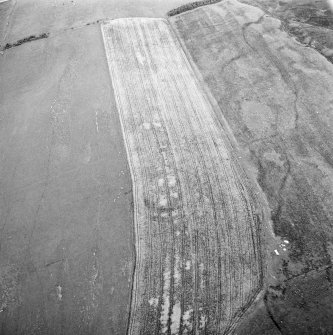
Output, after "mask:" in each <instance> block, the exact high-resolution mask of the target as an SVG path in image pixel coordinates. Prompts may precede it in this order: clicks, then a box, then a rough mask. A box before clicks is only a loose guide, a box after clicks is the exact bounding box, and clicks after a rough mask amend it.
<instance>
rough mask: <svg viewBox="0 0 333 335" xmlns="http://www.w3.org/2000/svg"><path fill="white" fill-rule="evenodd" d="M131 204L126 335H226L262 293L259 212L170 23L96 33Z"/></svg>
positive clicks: (116, 24) (123, 25)
mask: <svg viewBox="0 0 333 335" xmlns="http://www.w3.org/2000/svg"><path fill="white" fill-rule="evenodd" d="M102 31H103V37H104V43H105V49H106V53H107V58H108V64H109V69H110V74H111V79H112V84H113V88H114V93H115V97H116V102H117V108H118V112H119V116H120V120H121V124H122V130H123V136H124V140H125V145H126V150H127V155H128V160H129V165H130V170H131V175H132V182H133V195H134V226H135V235H136V239H135V242H136V261H135V269H134V283H133V289H132V304H131V311H130V321H129V332H128V333H129V334H157V333H162V334H170V333H171V334H192V333H193V334H194V333H202V334H204V333H207V332H208V333H224V332H227V331H228V330H230V329H232V328H233V325H234V323H235V321H236V320H237V319H238V318H239V317H240V316H241V314H242V312H243V311H244V310H245V309H246V307H247V306H248V305H249V304H250V303H251V301H252V300H253V299H254V298H255V296H256V294H257V293H258V291H259V290H260V288H261V285H262V268H261V251H260V247H259V231H258V224H259V215H258V213H259V212H258V208H257V207H258V202H257V200H256V198H255V196H254V192H252V189H251V188H250V187H249V182H248V180H247V178H246V176H245V174H244V172H243V170H242V169H241V168H240V166H239V164H238V162H237V160H236V158H235V155H234V154H233V153H232V152H231V150H232V146H231V142H230V141H231V140H230V138H229V137H230V134H229V133H228V129H226V128H225V126H223V123H221V122H220V120H219V119H218V118H217V117H216V115H215V111H214V108H213V106H214V104H215V102H214V100H213V99H212V97H210V96H209V94H206V92H205V90H204V85H203V83H202V82H201V81H200V80H199V78H198V77H197V76H196V74H195V70H193V68H192V66H193V64H192V63H191V61H190V60H189V59H188V58H187V57H186V55H185V53H184V51H183V50H182V48H181V46H180V44H179V42H178V41H177V39H176V36H175V35H174V34H173V32H172V29H171V27H170V25H169V23H168V22H167V21H166V20H164V19H141V18H140V19H118V20H114V21H110V22H109V23H106V24H104V25H102Z"/></svg>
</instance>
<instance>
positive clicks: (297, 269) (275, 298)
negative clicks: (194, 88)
mask: <svg viewBox="0 0 333 335" xmlns="http://www.w3.org/2000/svg"><path fill="white" fill-rule="evenodd" d="M242 2H243V1H242ZM242 2H240V1H236V0H226V1H222V2H220V3H218V4H215V5H209V6H203V7H199V8H197V9H195V10H193V11H188V12H185V13H183V14H180V15H177V16H174V17H171V18H169V20H170V22H171V24H172V26H173V27H174V29H175V31H177V34H178V35H179V38H180V40H181V41H182V43H183V46H184V49H186V50H187V52H188V54H189V56H190V57H192V58H193V60H194V62H195V64H196V66H197V67H198V69H199V71H200V72H201V74H202V76H203V77H204V80H205V82H206V84H207V85H208V87H209V88H210V90H211V92H212V94H213V95H214V97H215V99H216V101H217V102H218V104H219V106H220V110H221V117H224V118H226V120H227V122H228V124H229V125H230V127H231V129H232V131H233V133H234V135H235V137H236V140H237V142H238V143H239V145H240V147H241V148H242V150H243V157H244V158H246V160H247V162H248V170H249V171H252V172H253V176H254V177H255V178H256V179H257V182H258V184H259V185H260V188H261V190H262V193H263V194H264V196H265V197H266V199H267V200H268V203H269V207H270V212H271V220H272V224H273V229H274V233H275V236H276V238H277V244H276V245H271V247H270V248H271V254H272V257H271V261H270V264H272V265H273V268H274V270H273V271H272V273H270V275H269V276H267V282H268V283H269V285H270V287H269V289H268V291H267V295H266V300H265V301H266V306H267V308H268V310H269V311H270V312H271V315H272V316H273V319H274V320H275V323H276V325H277V327H280V331H281V333H283V334H318V333H321V331H322V328H321V327H323V329H325V331H327V333H331V332H332V331H333V326H332V322H331V321H329V318H330V315H331V303H330V302H329V301H331V300H332V296H333V291H332V289H330V288H329V287H330V285H331V284H330V282H331V280H332V279H331V276H332V274H331V267H332V259H333V254H332V245H333V229H332V222H333V211H332V206H331V204H332V203H333V172H332V166H333V161H332V157H333V145H332V143H333V127H332V126H333V115H332V107H333V100H332V96H333V83H332V75H333V66H332V63H330V59H329V57H327V59H326V58H325V57H324V56H323V55H321V54H320V53H319V52H317V51H316V50H314V49H312V48H310V47H308V44H307V45H303V44H301V43H300V42H299V41H303V39H298V40H296V39H295V38H294V36H292V35H290V29H289V28H288V27H289V26H288V27H287V26H286V24H285V22H284V21H281V20H279V18H278V16H277V15H278V13H280V14H281V11H282V10H283V7H286V8H289V9H290V8H292V4H293V3H294V2H292V1H290V2H279V4H280V7H277V8H278V10H276V11H275V12H274V13H275V16H272V15H270V14H269V11H266V9H265V8H264V4H265V5H266V4H267V3H266V2H265V1H261V2H260V3H261V4H262V5H263V9H264V10H262V9H260V8H258V7H257V6H256V3H257V1H250V0H249V1H248V2H252V3H253V5H247V4H244V3H242ZM244 2H245V0H244ZM306 2H307V1H304V3H306ZM270 4H274V6H278V4H277V2H276V1H271V2H270ZM297 4H298V6H299V7H298V11H297V10H296V9H293V10H294V11H295V12H297V13H298V18H299V20H301V18H300V17H301V14H302V15H303V16H304V17H305V18H307V22H308V24H310V23H311V22H313V21H315V22H319V21H318V20H317V21H316V20H315V19H316V17H312V18H311V20H312V21H311V20H310V18H308V16H309V15H310V14H311V13H312V14H313V13H316V12H320V13H322V15H323V17H324V18H325V15H326V16H327V14H325V13H326V12H324V14H323V11H322V10H321V9H320V8H321V7H318V9H316V8H312V7H311V8H312V9H311V11H309V9H308V7H309V6H310V5H309V4H307V5H306V6H303V7H302V6H301V1H297ZM267 6H268V4H267ZM272 6H273V5H272ZM311 6H315V4H311ZM321 6H322V7H324V4H323V3H321ZM305 9H306V10H305ZM302 11H303V12H302ZM288 13H289V14H288ZM291 13H292V11H291V9H290V10H289V12H286V13H285V16H284V18H286V17H287V14H288V15H291ZM309 13H310V14H309ZM294 20H295V22H296V19H294ZM293 22H294V21H293ZM295 22H294V24H296V23H297V22H296V23H295ZM329 22H330V21H329V20H328V19H327V24H329ZM290 24H291V23H290ZM316 24H318V23H316ZM297 26H299V23H297ZM320 29H324V28H320ZM324 30H325V32H326V33H327V34H329V35H330V36H332V31H331V30H329V29H326V28H325V29H324ZM303 35H304V38H305V36H307V30H306V31H304V34H303ZM314 40H316V38H315V37H314ZM316 49H317V48H316ZM318 51H320V52H322V50H319V49H318ZM326 56H327V55H326ZM285 241H287V242H285ZM325 271H327V276H326V277H325V275H323V272H325ZM315 278H317V279H315ZM309 287H313V288H312V289H311V290H309V289H308V288H309ZM319 291H320V292H319ZM295 296H298V300H297V299H295ZM301 297H303V298H301ZM304 297H306V298H304ZM301 300H302V301H301ZM319 300H320V303H319V302H318V301H319ZM258 333H264V332H263V330H262V329H259V330H257V331H254V332H253V334H258ZM244 334H247V335H248V334H250V331H249V328H247V330H246V331H245V332H244ZM251 334H252V333H251Z"/></svg>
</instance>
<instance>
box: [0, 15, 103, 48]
mask: <svg viewBox="0 0 333 335" xmlns="http://www.w3.org/2000/svg"><path fill="white" fill-rule="evenodd" d="M106 20H107V19H99V20H96V21H92V22H87V23H85V24H83V25H80V26H73V27H69V28H65V29H63V30H60V31H54V32H52V33H49V32H47V33H42V34H40V35H37V36H36V35H30V36H29V37H24V38H21V39H20V40H18V41H16V42H13V43H7V44H6V45H5V46H3V47H2V48H0V50H1V51H5V50H8V49H11V48H14V47H18V46H20V45H21V44H24V43H28V42H32V41H37V40H40V39H43V38H48V37H50V35H51V36H56V35H57V34H59V33H62V32H65V31H68V30H76V29H80V28H83V27H85V26H90V25H94V24H98V23H101V22H104V21H106Z"/></svg>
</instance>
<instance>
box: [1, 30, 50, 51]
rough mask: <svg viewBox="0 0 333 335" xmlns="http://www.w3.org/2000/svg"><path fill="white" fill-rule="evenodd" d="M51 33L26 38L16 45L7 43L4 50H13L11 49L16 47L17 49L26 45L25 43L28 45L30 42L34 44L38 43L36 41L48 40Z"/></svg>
mask: <svg viewBox="0 0 333 335" xmlns="http://www.w3.org/2000/svg"><path fill="white" fill-rule="evenodd" d="M49 35H50V34H49V33H43V34H40V35H38V36H36V35H31V36H29V37H25V38H22V39H20V40H18V41H17V42H15V43H7V44H6V45H5V46H4V47H3V48H2V50H3V51H4V50H7V49H11V48H14V47H17V46H19V45H21V44H24V43H28V42H32V41H36V40H40V39H42V38H48V37H49Z"/></svg>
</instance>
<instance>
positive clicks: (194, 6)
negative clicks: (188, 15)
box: [167, 0, 221, 16]
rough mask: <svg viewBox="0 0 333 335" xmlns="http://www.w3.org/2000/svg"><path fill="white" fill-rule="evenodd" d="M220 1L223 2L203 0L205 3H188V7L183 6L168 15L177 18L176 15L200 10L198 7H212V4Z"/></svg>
mask: <svg viewBox="0 0 333 335" xmlns="http://www.w3.org/2000/svg"><path fill="white" fill-rule="evenodd" d="M220 1H221V0H203V1H195V2H191V3H188V4H186V5H183V6H180V7H177V8H175V9H172V10H170V11H169V12H168V13H167V15H168V16H175V15H178V14H181V13H184V12H187V11H189V10H192V9H195V8H198V7H201V6H206V5H211V4H214V3H218V2H220Z"/></svg>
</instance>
